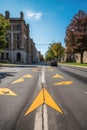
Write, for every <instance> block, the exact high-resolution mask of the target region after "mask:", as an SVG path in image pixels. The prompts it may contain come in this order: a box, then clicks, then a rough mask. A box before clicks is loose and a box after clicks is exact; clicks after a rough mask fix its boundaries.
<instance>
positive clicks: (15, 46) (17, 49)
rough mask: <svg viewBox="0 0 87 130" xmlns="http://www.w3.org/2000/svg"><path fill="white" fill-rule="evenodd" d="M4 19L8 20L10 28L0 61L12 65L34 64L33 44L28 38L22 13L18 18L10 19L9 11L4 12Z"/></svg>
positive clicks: (27, 27)
mask: <svg viewBox="0 0 87 130" xmlns="http://www.w3.org/2000/svg"><path fill="white" fill-rule="evenodd" d="M5 18H6V19H9V20H10V27H9V29H8V30H7V36H6V39H7V44H6V48H5V49H4V50H3V51H2V52H1V55H0V60H1V61H10V62H12V63H31V62H34V57H35V55H34V50H35V43H34V42H33V40H32V39H31V38H30V36H29V33H30V30H29V24H26V23H25V20H24V14H23V12H20V17H18V18H11V17H10V13H9V11H6V12H5Z"/></svg>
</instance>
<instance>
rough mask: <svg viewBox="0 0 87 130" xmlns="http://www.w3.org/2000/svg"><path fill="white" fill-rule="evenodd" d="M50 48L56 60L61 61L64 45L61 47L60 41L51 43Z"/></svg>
mask: <svg viewBox="0 0 87 130" xmlns="http://www.w3.org/2000/svg"><path fill="white" fill-rule="evenodd" d="M52 50H53V53H54V56H55V57H56V59H57V60H59V61H61V56H62V54H63V53H64V50H65V49H64V47H62V44H61V42H57V43H53V44H52Z"/></svg>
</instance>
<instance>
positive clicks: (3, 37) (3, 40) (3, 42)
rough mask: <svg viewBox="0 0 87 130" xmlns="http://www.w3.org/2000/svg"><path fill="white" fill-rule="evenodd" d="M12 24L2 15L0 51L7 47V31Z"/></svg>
mask: <svg viewBox="0 0 87 130" xmlns="http://www.w3.org/2000/svg"><path fill="white" fill-rule="evenodd" d="M9 25H10V22H9V20H6V19H5V17H4V16H3V15H2V14H0V49H3V48H4V47H5V45H6V30H7V28H8V27H9Z"/></svg>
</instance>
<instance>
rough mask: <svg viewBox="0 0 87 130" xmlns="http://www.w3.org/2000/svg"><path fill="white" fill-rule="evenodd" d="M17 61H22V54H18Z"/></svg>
mask: <svg viewBox="0 0 87 130" xmlns="http://www.w3.org/2000/svg"><path fill="white" fill-rule="evenodd" d="M17 61H21V54H20V53H17Z"/></svg>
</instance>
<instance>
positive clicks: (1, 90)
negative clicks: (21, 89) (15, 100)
mask: <svg viewBox="0 0 87 130" xmlns="http://www.w3.org/2000/svg"><path fill="white" fill-rule="evenodd" d="M0 95H8V96H17V95H16V94H15V93H14V92H13V91H11V90H10V89H8V88H0Z"/></svg>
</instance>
